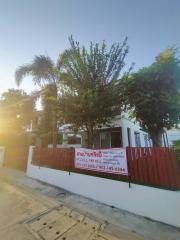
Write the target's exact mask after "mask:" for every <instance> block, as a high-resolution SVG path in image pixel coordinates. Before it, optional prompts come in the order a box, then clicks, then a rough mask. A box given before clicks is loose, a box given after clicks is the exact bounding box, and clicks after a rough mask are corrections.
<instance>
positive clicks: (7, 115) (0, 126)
mask: <svg viewBox="0 0 180 240" xmlns="http://www.w3.org/2000/svg"><path fill="white" fill-rule="evenodd" d="M34 113H35V101H34V97H32V96H31V95H28V94H26V93H25V92H24V91H23V90H18V89H9V90H8V91H7V92H4V93H3V94H2V95H1V98H0V136H1V137H0V141H1V142H2V141H5V139H6V143H8V142H9V143H10V142H12V141H11V140H12V138H13V137H14V138H15V139H17V137H18V136H24V135H25V133H26V131H27V129H28V128H29V126H30V123H31V120H32V119H33V116H34ZM2 136H3V137H2ZM2 138H3V139H2Z"/></svg>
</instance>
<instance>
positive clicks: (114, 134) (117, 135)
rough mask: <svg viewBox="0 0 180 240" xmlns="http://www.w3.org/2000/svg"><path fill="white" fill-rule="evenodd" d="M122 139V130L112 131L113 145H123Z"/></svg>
mask: <svg viewBox="0 0 180 240" xmlns="http://www.w3.org/2000/svg"><path fill="white" fill-rule="evenodd" d="M121 146H122V139H121V131H120V132H111V147H112V148H116V147H121Z"/></svg>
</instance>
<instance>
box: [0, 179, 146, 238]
mask: <svg viewBox="0 0 180 240" xmlns="http://www.w3.org/2000/svg"><path fill="white" fill-rule="evenodd" d="M5 176H6V177H5ZM5 176H4V178H3V179H2V178H1V181H0V239H3V240H12V239H16V240H36V239H44V240H55V239H59V240H60V239H61V240H86V239H88V240H118V239H119V240H120V239H121V240H122V239H123V240H142V239H143V238H141V237H139V236H137V235H136V234H134V233H132V232H128V231H123V230H121V231H119V233H118V234H117V231H116V236H115V235H114V233H113V231H110V232H107V231H106V223H105V222H104V221H103V220H102V221H101V220H99V219H96V218H93V217H89V216H86V215H85V214H82V213H80V212H79V211H77V210H75V209H73V208H71V207H67V206H66V205H65V204H62V203H60V202H59V201H57V200H56V199H53V198H52V197H47V196H44V195H43V194H41V193H37V191H33V190H32V189H28V187H20V186H19V185H17V184H16V182H15V180H14V181H12V180H13V179H11V181H9V178H8V181H7V175H5ZM1 177H2V176H1ZM10 178H11V177H10ZM47 188H48V186H47ZM117 235H118V236H117Z"/></svg>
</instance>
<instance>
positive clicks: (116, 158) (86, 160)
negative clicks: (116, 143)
mask: <svg viewBox="0 0 180 240" xmlns="http://www.w3.org/2000/svg"><path fill="white" fill-rule="evenodd" d="M75 167H76V168H81V169H86V170H92V171H97V172H106V173H113V174H123V175H128V168H127V158H126V149H125V148H112V149H99V150H95V149H87V148H76V149H75Z"/></svg>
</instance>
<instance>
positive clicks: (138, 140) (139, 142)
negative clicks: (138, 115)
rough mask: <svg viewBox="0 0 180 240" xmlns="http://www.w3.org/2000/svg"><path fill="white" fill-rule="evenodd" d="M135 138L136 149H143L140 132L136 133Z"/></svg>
mask: <svg viewBox="0 0 180 240" xmlns="http://www.w3.org/2000/svg"><path fill="white" fill-rule="evenodd" d="M134 137H135V144H136V147H141V139H140V133H139V132H134Z"/></svg>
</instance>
